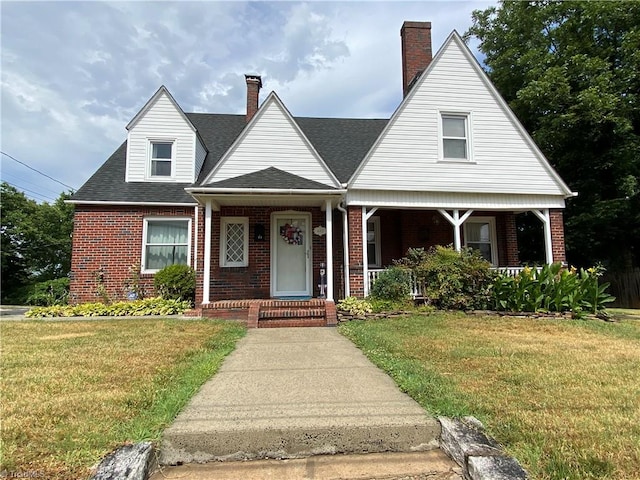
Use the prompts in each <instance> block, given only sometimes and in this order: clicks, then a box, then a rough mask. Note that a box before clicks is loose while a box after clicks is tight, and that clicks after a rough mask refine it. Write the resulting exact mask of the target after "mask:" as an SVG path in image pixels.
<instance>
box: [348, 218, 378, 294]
mask: <svg viewBox="0 0 640 480" xmlns="http://www.w3.org/2000/svg"><path fill="white" fill-rule="evenodd" d="M347 217H348V224H349V288H350V290H351V295H352V296H354V297H363V296H364V278H363V274H364V270H363V251H362V207H359V206H356V207H348V209H347ZM381 228H382V227H381Z"/></svg>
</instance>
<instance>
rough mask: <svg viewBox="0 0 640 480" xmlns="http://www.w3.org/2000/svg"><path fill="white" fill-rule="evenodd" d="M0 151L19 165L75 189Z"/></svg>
mask: <svg viewBox="0 0 640 480" xmlns="http://www.w3.org/2000/svg"><path fill="white" fill-rule="evenodd" d="M0 153H1V154H2V155H5V156H7V157H9V158H10V159H11V160H13V161H14V162H18V163H19V164H20V165H24V166H25V167H27V168H29V169H31V170H33V171H34V172H36V173H39V174H40V175H42V176H45V177H47V178H48V179H50V180H53V181H54V182H56V183H59V184H60V185H62V186H63V187H67V188H70V189H71V190H73V191H74V192H75V191H76V190H77V189H76V188H73V187H71V186H69V185H67V184H66V183H62V182H61V181H60V180H56V179H55V178H53V177H50V176H49V175H47V174H46V173H42V172H41V171H40V170H36V169H35V168H33V167H32V166H30V165H27V164H26V163H24V162H21V161H20V160H18V159H17V158H14V157H12V156H11V155H9V154H8V153H5V152H3V151H0Z"/></svg>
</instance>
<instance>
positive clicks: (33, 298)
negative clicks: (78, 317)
mask: <svg viewBox="0 0 640 480" xmlns="http://www.w3.org/2000/svg"><path fill="white" fill-rule="evenodd" d="M68 299H69V278H68V277H62V278H56V279H54V280H47V281H45V282H38V283H35V284H33V285H29V286H28V287H26V288H25V292H24V297H23V301H21V302H20V303H24V304H25V305H39V306H45V307H48V306H51V305H66V304H67V300H68Z"/></svg>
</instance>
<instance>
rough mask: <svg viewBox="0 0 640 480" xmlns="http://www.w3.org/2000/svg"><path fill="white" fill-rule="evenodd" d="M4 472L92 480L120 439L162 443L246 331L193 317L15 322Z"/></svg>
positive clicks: (3, 384) (5, 396) (5, 402)
mask: <svg viewBox="0 0 640 480" xmlns="http://www.w3.org/2000/svg"><path fill="white" fill-rule="evenodd" d="M0 328H1V329H2V332H1V334H2V357H1V364H2V378H1V379H0V388H1V391H2V412H1V418H2V426H1V438H2V448H1V449H0V451H1V456H0V470H6V471H7V472H9V473H11V474H14V475H20V474H23V475H24V474H30V475H38V476H39V477H41V478H60V479H67V478H69V479H71V478H74V479H77V478H86V477H87V475H88V474H89V469H90V467H91V466H93V465H95V464H96V463H97V462H98V461H99V460H100V459H101V458H102V457H103V456H104V455H105V454H106V453H108V452H109V451H111V450H112V449H113V448H115V447H117V446H118V445H122V444H123V443H127V442H137V441H142V440H152V441H157V440H158V439H159V438H160V435H161V433H162V431H163V430H164V428H165V427H166V426H167V425H168V424H169V423H170V422H171V421H172V420H173V418H175V416H176V415H177V413H178V412H179V411H180V410H181V409H182V408H183V407H184V405H185V404H186V403H187V402H188V400H189V399H190V398H191V397H192V396H193V394H194V393H195V392H196V391H197V390H198V389H199V388H200V386H201V385H202V384H203V383H204V382H205V381H206V380H207V379H208V378H210V377H211V376H212V375H213V374H214V373H215V372H216V371H217V370H218V368H219V367H220V365H221V363H222V360H223V359H224V357H225V356H226V355H227V354H228V353H230V352H231V351H232V350H233V348H234V346H235V343H236V341H237V340H238V339H239V338H240V337H242V336H243V335H244V332H245V329H244V327H243V326H241V325H239V324H236V323H225V322H215V321H184V320H163V319H158V320H147V319H145V320H104V321H72V322H48V321H29V322H15V323H13V322H12V323H9V322H5V323H2V324H1V325H0Z"/></svg>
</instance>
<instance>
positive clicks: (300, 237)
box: [271, 212, 312, 297]
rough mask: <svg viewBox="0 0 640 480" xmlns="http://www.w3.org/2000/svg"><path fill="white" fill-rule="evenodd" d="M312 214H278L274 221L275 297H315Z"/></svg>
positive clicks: (273, 270)
mask: <svg viewBox="0 0 640 480" xmlns="http://www.w3.org/2000/svg"><path fill="white" fill-rule="evenodd" d="M310 226H311V214H308V213H300V212H289V213H284V212H278V213H274V214H273V215H272V218H271V296H272V297H309V296H311V292H312V288H311V284H312V282H311V274H312V269H311V265H312V263H311V244H312V241H311V240H312V238H311V228H310Z"/></svg>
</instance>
